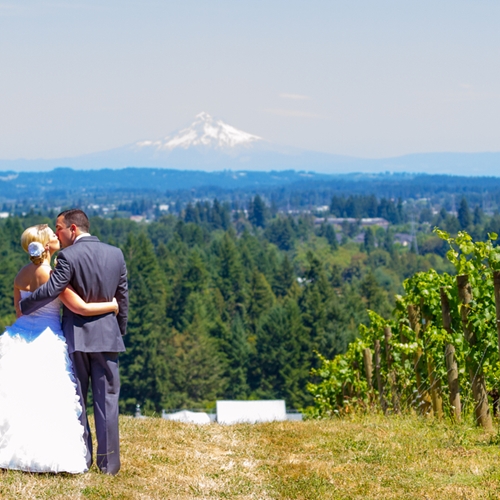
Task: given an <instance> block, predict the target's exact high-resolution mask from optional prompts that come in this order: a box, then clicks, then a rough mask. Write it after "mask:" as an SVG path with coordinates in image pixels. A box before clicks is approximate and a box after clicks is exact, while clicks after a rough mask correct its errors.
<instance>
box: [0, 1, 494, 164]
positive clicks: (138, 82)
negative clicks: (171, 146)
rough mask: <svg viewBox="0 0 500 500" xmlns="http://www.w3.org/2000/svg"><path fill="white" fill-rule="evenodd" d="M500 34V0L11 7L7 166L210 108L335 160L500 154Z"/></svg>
mask: <svg viewBox="0 0 500 500" xmlns="http://www.w3.org/2000/svg"><path fill="white" fill-rule="evenodd" d="M499 25H500V2H498V1H497V0H495V1H487V0H469V1H465V0H454V1H447V0H434V1H427V0H419V1H418V2H415V1H411V0H398V1H389V0H370V1H367V0H356V1H352V0H351V1H348V0H341V1H340V0H339V1H337V0H329V1H326V0H308V1H305V0H303V1H294V0H286V1H282V0H251V1H250V0H231V1H228V0H211V1H208V0H205V1H202V0H183V1H182V2H180V1H175V2H174V1H169V0H162V1H156V0H141V1H140V2H139V1H131V0H120V1H114V0H109V1H106V0H101V1H99V2H98V1H85V0H82V1H78V0H75V1H71V2H69V1H63V0H61V1H51V2H48V1H43V0H40V1H27V0H16V1H15V2H13V1H12V2H10V1H4V0H0V158H2V159H13V158H40V157H44V158H54V157H63V156H73V155H78V154H82V153H89V152H94V151H99V150H104V149H109V148H113V147H118V146H122V145H124V144H128V143H132V142H135V141H137V140H144V139H157V138H160V137H162V136H165V135H166V134H168V133H170V132H172V131H173V130H175V129H177V128H179V127H182V126H184V125H187V124H189V123H190V122H191V121H192V119H193V117H194V116H195V115H196V114H197V113H199V112H200V111H206V112H208V113H210V114H212V115H214V116H216V117H219V118H222V119H223V120H224V121H226V122H227V123H229V124H231V125H233V126H235V127H238V128H240V129H243V130H245V131H248V132H250V133H253V134H256V135H259V136H261V137H264V138H266V139H268V140H270V141H273V142H276V143H279V144H285V145H293V146H298V147H302V148H305V149H312V150H318V151H325V152H330V153H336V154H345V155H352V156H359V157H372V158H377V157H387V156H396V155H401V154H406V153H417V152H433V151H467V152H474V151H500V133H499V132H500V127H499V117H500V64H499V63H500V30H499V29H498V26H499Z"/></svg>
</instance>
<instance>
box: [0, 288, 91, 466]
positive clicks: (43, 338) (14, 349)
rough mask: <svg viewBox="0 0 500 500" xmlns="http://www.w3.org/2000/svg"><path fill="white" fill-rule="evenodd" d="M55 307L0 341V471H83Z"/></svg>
mask: <svg viewBox="0 0 500 500" xmlns="http://www.w3.org/2000/svg"><path fill="white" fill-rule="evenodd" d="M29 293H30V292H21V296H22V297H23V298H24V297H26V296H27V295H28V294H29ZM60 308H61V304H60V302H59V300H54V301H53V302H51V303H50V304H48V305H46V306H44V307H42V308H41V309H39V310H38V311H36V312H35V313H33V314H30V315H29V316H21V317H20V318H19V319H18V320H17V321H16V322H15V323H14V324H13V325H12V326H9V327H8V328H7V329H6V331H5V333H4V334H3V335H1V336H0V469H19V470H24V471H31V472H70V473H80V472H85V471H86V470H87V465H86V459H85V456H86V446H85V443H84V441H83V427H82V425H81V423H80V420H79V418H78V417H79V416H80V414H81V411H82V407H81V405H80V400H79V398H78V396H77V394H76V384H75V381H74V380H75V379H74V376H73V373H72V368H71V361H70V359H69V355H68V349H67V346H66V342H65V340H64V337H63V332H62V330H61V323H60Z"/></svg>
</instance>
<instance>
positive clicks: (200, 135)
mask: <svg viewBox="0 0 500 500" xmlns="http://www.w3.org/2000/svg"><path fill="white" fill-rule="evenodd" d="M499 164H500V153H421V154H413V155H405V156H400V157H395V158H380V159H362V158H354V157H348V156H339V155H332V154H327V153H318V152H315V151H307V150H304V149H298V148H292V147H282V146H278V145H276V144H272V143H271V142H269V141H266V140H264V139H263V138H262V137H259V136H257V135H254V134H251V133H248V132H244V131H242V130H239V129H237V128H235V127H233V126H231V125H228V124H227V123H224V122H223V121H222V120H219V119H215V118H212V117H211V116H210V115H209V114H208V113H205V112H202V113H199V114H198V115H196V117H195V119H194V121H193V123H191V125H189V126H187V127H184V128H181V129H179V130H177V131H175V132H172V133H171V134H169V135H167V136H166V137H164V138H163V139H154V140H142V141H138V142H135V143H133V144H129V145H127V146H123V147H121V148H116V149H110V150H108V151H100V152H97V153H91V154H86V155H82V156H76V157H72V158H56V159H50V160H45V159H43V160H22V159H20V160H0V171H2V170H3V171H6V170H10V171H15V172H21V171H43V170H45V171H47V170H52V169H54V168H57V167H70V168H73V169H78V170H90V169H92V170H96V169H116V168H126V167H151V168H169V169H176V170H201V171H205V172H210V171H222V170H240V171H241V170H244V171H271V170H274V171H277V170H299V171H309V172H318V173H329V174H339V173H340V174H343V173H349V172H367V173H368V172H420V173H422V172H427V173H432V174H436V173H444V174H453V175H491V174H492V173H495V174H496V172H497V171H498V165H499Z"/></svg>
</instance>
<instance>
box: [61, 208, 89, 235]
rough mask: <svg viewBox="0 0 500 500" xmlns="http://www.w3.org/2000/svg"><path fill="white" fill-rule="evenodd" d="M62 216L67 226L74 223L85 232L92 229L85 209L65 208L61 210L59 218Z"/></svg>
mask: <svg viewBox="0 0 500 500" xmlns="http://www.w3.org/2000/svg"><path fill="white" fill-rule="evenodd" d="M59 217H62V218H63V219H64V222H65V223H66V226H71V224H74V225H75V226H76V227H77V228H78V229H80V230H81V231H83V232H84V233H88V232H89V230H90V222H89V218H88V217H87V214H86V213H85V212H84V211H83V210H79V209H78V208H71V209H70V210H64V212H61V213H60V214H59V215H58V216H57V218H59Z"/></svg>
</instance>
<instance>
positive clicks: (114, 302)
mask: <svg viewBox="0 0 500 500" xmlns="http://www.w3.org/2000/svg"><path fill="white" fill-rule="evenodd" d="M111 302H113V305H114V306H115V316H118V312H119V311H120V308H119V307H118V302H117V301H116V299H115V297H113V300H112V301H111Z"/></svg>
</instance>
